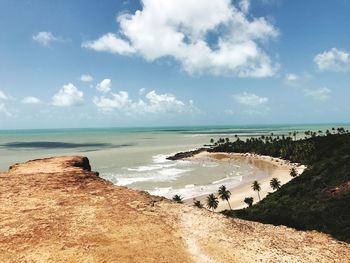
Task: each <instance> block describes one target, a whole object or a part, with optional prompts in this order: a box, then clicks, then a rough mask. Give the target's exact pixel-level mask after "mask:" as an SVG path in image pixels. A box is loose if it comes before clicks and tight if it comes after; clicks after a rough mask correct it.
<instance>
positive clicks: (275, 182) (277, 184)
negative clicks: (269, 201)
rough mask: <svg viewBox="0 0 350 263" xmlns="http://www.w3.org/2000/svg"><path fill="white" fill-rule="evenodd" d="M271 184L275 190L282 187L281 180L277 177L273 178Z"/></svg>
mask: <svg viewBox="0 0 350 263" xmlns="http://www.w3.org/2000/svg"><path fill="white" fill-rule="evenodd" d="M270 186H271V188H272V189H273V190H277V189H280V188H281V182H280V181H279V180H278V179H277V178H272V179H271V181H270Z"/></svg>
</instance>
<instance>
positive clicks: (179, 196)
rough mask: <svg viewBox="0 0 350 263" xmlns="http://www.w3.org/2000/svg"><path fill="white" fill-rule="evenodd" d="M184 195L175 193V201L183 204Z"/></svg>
mask: <svg viewBox="0 0 350 263" xmlns="http://www.w3.org/2000/svg"><path fill="white" fill-rule="evenodd" d="M182 199H183V198H182V197H181V195H174V196H173V201H175V202H177V203H179V204H182V203H183V201H182Z"/></svg>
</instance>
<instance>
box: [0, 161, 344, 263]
mask: <svg viewBox="0 0 350 263" xmlns="http://www.w3.org/2000/svg"><path fill="white" fill-rule="evenodd" d="M0 218H1V220H0V262H240V263H242V262H318V263H320V262H327V263H328V262H350V245H348V244H345V243H341V242H338V241H335V240H334V239H332V238H331V237H329V236H327V235H325V234H321V233H317V232H314V231H313V232H301V231H295V230H293V229H290V228H286V227H275V226H271V225H263V224H260V223H255V222H248V221H243V220H239V219H227V218H225V217H224V216H222V215H219V214H215V213H211V212H209V211H206V210H204V209H202V210H200V209H196V208H192V207H190V206H187V205H180V204H175V203H173V202H171V201H168V200H165V199H163V198H159V197H153V196H150V195H148V194H147V193H144V192H140V191H135V190H130V189H127V188H125V187H118V186H114V185H112V184H111V183H109V182H107V181H105V180H103V179H101V178H99V177H98V175H97V174H96V173H94V172H91V169H90V165H89V161H88V159H87V158H84V157H79V156H68V157H58V158H49V159H43V160H34V161H30V162H27V163H23V164H16V165H14V166H12V167H11V168H10V170H9V171H8V172H7V173H1V174H0Z"/></svg>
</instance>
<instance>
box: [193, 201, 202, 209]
mask: <svg viewBox="0 0 350 263" xmlns="http://www.w3.org/2000/svg"><path fill="white" fill-rule="evenodd" d="M193 206H194V207H197V208H201V209H202V208H203V207H204V206H203V204H202V203H201V201H199V200H196V199H193Z"/></svg>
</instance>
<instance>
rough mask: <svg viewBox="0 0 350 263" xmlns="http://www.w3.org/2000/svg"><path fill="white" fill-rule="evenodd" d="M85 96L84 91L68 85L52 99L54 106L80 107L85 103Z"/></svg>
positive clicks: (70, 84)
mask: <svg viewBox="0 0 350 263" xmlns="http://www.w3.org/2000/svg"><path fill="white" fill-rule="evenodd" d="M83 96H84V93H83V92H82V91H80V90H78V89H77V87H75V86H74V85H73V84H72V83H68V84H67V85H64V86H63V87H62V88H61V89H60V90H59V91H58V93H56V94H55V95H54V96H53V97H52V104H53V105H54V106H61V107H68V106H75V105H79V104H81V103H82V102H83Z"/></svg>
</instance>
